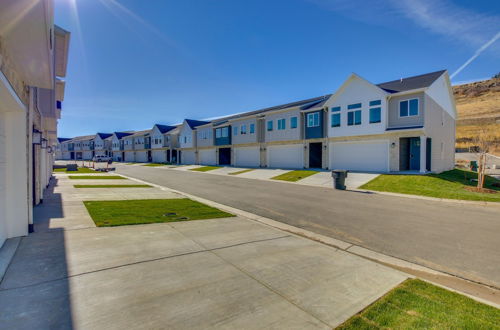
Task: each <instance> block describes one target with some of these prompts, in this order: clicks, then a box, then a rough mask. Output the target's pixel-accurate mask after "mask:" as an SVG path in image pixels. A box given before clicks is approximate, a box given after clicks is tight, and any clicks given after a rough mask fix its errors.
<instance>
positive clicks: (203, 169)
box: [190, 166, 220, 172]
mask: <svg viewBox="0 0 500 330" xmlns="http://www.w3.org/2000/svg"><path fill="white" fill-rule="evenodd" d="M218 168H220V166H202V167H198V168H192V169H190V171H196V172H208V171H213V170H216V169H218Z"/></svg>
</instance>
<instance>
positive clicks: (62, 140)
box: [57, 138, 71, 143]
mask: <svg viewBox="0 0 500 330" xmlns="http://www.w3.org/2000/svg"><path fill="white" fill-rule="evenodd" d="M69 140H71V139H70V138H57V141H59V143H62V142H64V141H69Z"/></svg>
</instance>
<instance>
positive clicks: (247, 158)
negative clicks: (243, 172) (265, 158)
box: [234, 147, 260, 167]
mask: <svg viewBox="0 0 500 330" xmlns="http://www.w3.org/2000/svg"><path fill="white" fill-rule="evenodd" d="M234 165H235V166H248V167H259V166H260V148H259V147H248V148H234Z"/></svg>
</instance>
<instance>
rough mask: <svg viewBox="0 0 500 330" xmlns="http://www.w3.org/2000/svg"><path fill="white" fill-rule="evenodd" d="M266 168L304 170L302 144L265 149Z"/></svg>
mask: <svg viewBox="0 0 500 330" xmlns="http://www.w3.org/2000/svg"><path fill="white" fill-rule="evenodd" d="M267 166H268V167H276V168H304V146H303V145H302V144H294V145H283V146H269V147H267Z"/></svg>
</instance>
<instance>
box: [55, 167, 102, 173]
mask: <svg viewBox="0 0 500 330" xmlns="http://www.w3.org/2000/svg"><path fill="white" fill-rule="evenodd" d="M54 172H56V173H95V171H94V170H93V169H91V168H88V167H79V168H78V169H77V170H76V171H68V170H67V169H66V168H55V169H54Z"/></svg>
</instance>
